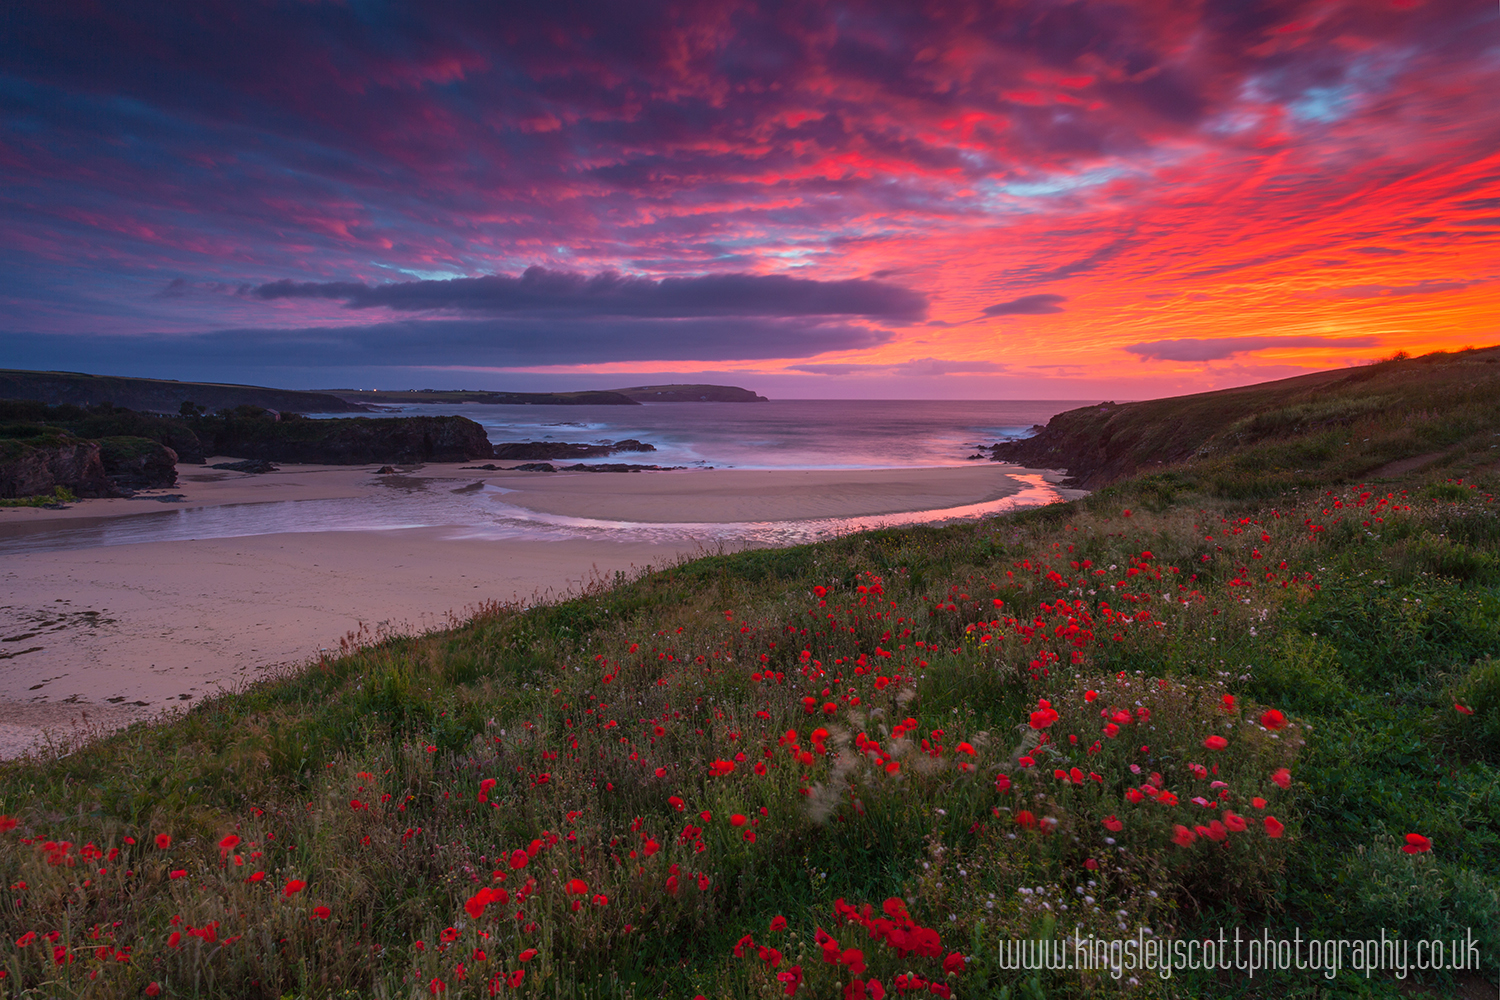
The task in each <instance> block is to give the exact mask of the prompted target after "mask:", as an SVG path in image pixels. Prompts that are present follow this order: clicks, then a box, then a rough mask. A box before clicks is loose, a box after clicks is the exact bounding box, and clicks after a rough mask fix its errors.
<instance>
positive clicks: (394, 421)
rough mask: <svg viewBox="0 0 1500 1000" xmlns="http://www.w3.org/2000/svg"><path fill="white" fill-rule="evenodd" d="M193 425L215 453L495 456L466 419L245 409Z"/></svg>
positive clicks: (332, 457) (403, 459) (298, 458)
mask: <svg viewBox="0 0 1500 1000" xmlns="http://www.w3.org/2000/svg"><path fill="white" fill-rule="evenodd" d="M188 423H189V425H190V426H191V427H192V428H193V431H194V433H195V434H197V436H198V437H199V439H201V440H202V441H204V442H205V443H206V444H208V446H209V447H210V449H211V451H212V452H213V453H214V454H216V455H233V456H235V457H236V458H258V459H264V460H266V461H269V462H302V463H308V464H317V465H364V464H377V463H378V464H386V463H392V464H403V465H404V464H411V463H416V462H467V461H470V460H472V459H476V458H491V457H493V455H494V448H493V447H491V445H490V440H489V438H488V437H487V436H486V435H485V432H484V428H483V427H481V426H479V425H478V424H476V423H475V422H474V421H472V420H469V419H467V418H466V417H388V418H371V417H348V418H342V417H340V418H330V419H327V420H311V419H308V418H306V417H301V416H298V415H297V414H284V415H283V414H278V413H275V412H273V411H267V410H257V409H256V408H254V407H241V408H238V409H235V410H232V411H230V412H228V413H221V414H217V415H215V416H208V417H194V418H190V419H189V420H188Z"/></svg>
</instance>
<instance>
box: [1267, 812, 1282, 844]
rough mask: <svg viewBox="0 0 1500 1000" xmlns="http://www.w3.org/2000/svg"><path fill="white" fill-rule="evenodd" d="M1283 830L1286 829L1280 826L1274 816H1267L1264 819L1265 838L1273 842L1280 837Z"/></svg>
mask: <svg viewBox="0 0 1500 1000" xmlns="http://www.w3.org/2000/svg"><path fill="white" fill-rule="evenodd" d="M1285 829H1286V827H1284V826H1282V825H1281V822H1280V821H1279V820H1278V819H1277V818H1276V817H1275V816H1267V817H1266V836H1267V837H1270V838H1271V839H1272V840H1275V839H1276V838H1278V837H1280V836H1281V833H1282V831H1283V830H1285Z"/></svg>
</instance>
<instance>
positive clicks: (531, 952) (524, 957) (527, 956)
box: [516, 948, 536, 962]
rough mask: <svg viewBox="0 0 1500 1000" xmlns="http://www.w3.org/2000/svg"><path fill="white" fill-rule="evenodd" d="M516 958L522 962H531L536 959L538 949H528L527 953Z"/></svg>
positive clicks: (524, 952)
mask: <svg viewBox="0 0 1500 1000" xmlns="http://www.w3.org/2000/svg"><path fill="white" fill-rule="evenodd" d="M516 958H517V959H519V960H520V961H522V962H529V961H531V960H532V959H533V958H536V949H535V948H527V949H526V950H525V951H523V952H521V954H519V955H517V956H516Z"/></svg>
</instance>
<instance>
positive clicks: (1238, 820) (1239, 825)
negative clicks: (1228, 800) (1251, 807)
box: [1224, 809, 1245, 833]
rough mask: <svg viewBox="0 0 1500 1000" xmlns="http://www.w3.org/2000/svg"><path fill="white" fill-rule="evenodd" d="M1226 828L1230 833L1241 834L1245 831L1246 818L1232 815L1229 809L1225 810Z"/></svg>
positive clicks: (1236, 814) (1235, 814)
mask: <svg viewBox="0 0 1500 1000" xmlns="http://www.w3.org/2000/svg"><path fill="white" fill-rule="evenodd" d="M1224 826H1226V827H1227V828H1228V829H1229V830H1230V831H1232V832H1234V833H1241V832H1243V831H1244V829H1245V817H1243V816H1241V815H1239V814H1238V813H1232V812H1230V811H1229V810H1228V809H1225V810H1224Z"/></svg>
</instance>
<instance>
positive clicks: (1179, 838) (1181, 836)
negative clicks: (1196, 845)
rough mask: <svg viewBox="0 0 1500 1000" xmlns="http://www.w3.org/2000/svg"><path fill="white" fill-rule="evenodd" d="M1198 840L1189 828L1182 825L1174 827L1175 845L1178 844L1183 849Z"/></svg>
mask: <svg viewBox="0 0 1500 1000" xmlns="http://www.w3.org/2000/svg"><path fill="white" fill-rule="evenodd" d="M1197 839H1198V835H1197V834H1196V833H1194V832H1193V831H1192V830H1189V829H1188V828H1187V827H1185V826H1183V825H1182V824H1181V823H1178V824H1177V825H1176V826H1174V827H1172V843H1174V844H1177V845H1179V846H1181V847H1188V846H1190V845H1191V844H1192V843H1193V841H1195V840H1197Z"/></svg>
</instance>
